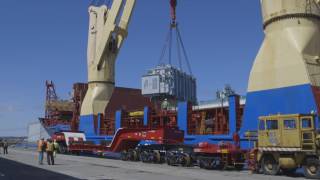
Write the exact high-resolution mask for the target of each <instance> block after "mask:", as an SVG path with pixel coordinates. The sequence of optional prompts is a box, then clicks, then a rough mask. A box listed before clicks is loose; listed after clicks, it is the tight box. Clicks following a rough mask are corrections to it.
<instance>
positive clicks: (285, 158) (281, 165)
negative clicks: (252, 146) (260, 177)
mask: <svg viewBox="0 0 320 180" xmlns="http://www.w3.org/2000/svg"><path fill="white" fill-rule="evenodd" d="M315 124H316V123H315V115H313V114H285V115H282V114H277V115H270V116H261V117H259V123H258V143H257V149H258V154H257V162H258V166H259V167H260V169H261V170H262V172H263V173H264V174H268V175H276V174H278V173H280V172H282V173H284V174H289V173H293V172H295V171H296V169H297V168H300V167H303V170H304V174H305V176H306V177H307V178H311V179H313V178H316V179H318V178H320V168H319V167H320V166H319V165H320V161H319V156H320V146H319V145H320V135H319V134H318V132H317V129H316V127H315Z"/></svg>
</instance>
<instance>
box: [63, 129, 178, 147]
mask: <svg viewBox="0 0 320 180" xmlns="http://www.w3.org/2000/svg"><path fill="white" fill-rule="evenodd" d="M142 140H152V141H156V142H158V143H159V144H179V143H183V141H184V133H183V131H180V130H178V129H174V128H158V129H149V128H144V129H119V130H118V131H117V133H116V134H115V136H114V138H113V141H112V142H111V144H110V145H109V146H102V145H88V144H72V143H71V145H70V146H69V147H68V148H69V151H91V152H97V151H100V152H121V151H123V150H128V149H132V148H135V147H136V146H137V145H138V144H139V142H140V141H142Z"/></svg>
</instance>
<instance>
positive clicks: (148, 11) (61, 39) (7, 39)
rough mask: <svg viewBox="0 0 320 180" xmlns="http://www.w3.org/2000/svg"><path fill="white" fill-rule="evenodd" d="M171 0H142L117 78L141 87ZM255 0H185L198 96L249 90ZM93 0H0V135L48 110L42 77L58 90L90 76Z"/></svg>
mask: <svg viewBox="0 0 320 180" xmlns="http://www.w3.org/2000/svg"><path fill="white" fill-rule="evenodd" d="M168 1H169V0H137V4H136V8H135V11H134V14H133V19H132V21H131V24H130V27H129V36H128V39H127V40H126V41H125V43H124V46H123V48H122V50H121V52H120V55H119V57H118V60H117V64H116V85H117V86H123V87H133V88H140V82H141V80H140V78H141V76H142V75H143V74H144V73H145V72H146V70H147V69H150V68H152V67H154V66H155V65H156V64H157V62H158V59H159V57H160V52H161V48H162V46H163V44H164V40H165V36H166V33H167V31H168V23H169V6H168ZM259 2H260V1H258V0H236V1H225V0H180V1H179V2H178V8H177V11H178V12H177V16H178V22H179V24H180V31H181V34H182V37H183V40H184V43H185V46H186V49H187V51H188V56H189V59H190V61H191V65H192V70H193V74H194V75H195V76H196V78H197V83H198V99H199V100H208V99H213V98H214V95H215V91H216V90H217V89H221V88H222V87H223V86H224V85H225V84H231V86H232V87H233V88H234V89H235V90H236V91H237V92H239V93H240V94H245V93H246V88H247V81H248V77H249V73H250V69H251V65H252V63H253V60H254V58H255V56H256V54H257V52H258V50H259V48H260V45H261V42H262V40H263V31H262V18H261V12H260V4H259ZM89 3H90V1H89V0H28V1H25V0H9V1H1V2H0V23H1V25H0V82H1V86H0V87H1V93H0V122H1V124H0V136H2V135H25V134H26V133H27V131H26V127H27V124H28V123H30V122H35V121H37V118H38V117H41V116H43V115H44V106H43V105H44V100H45V85H44V83H45V80H53V81H54V82H55V84H56V88H57V93H58V95H59V97H61V98H69V95H68V94H69V93H70V92H71V88H72V84H73V83H74V82H86V80H87V71H86V48H87V27H88V5H89Z"/></svg>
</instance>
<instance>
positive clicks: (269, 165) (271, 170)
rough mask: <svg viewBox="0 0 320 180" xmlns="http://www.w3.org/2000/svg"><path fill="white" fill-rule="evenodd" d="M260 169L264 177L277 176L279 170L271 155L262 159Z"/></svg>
mask: <svg viewBox="0 0 320 180" xmlns="http://www.w3.org/2000/svg"><path fill="white" fill-rule="evenodd" d="M261 168H262V170H263V173H264V174H265V175H277V174H278V173H279V170H280V168H279V164H278V163H277V161H276V160H275V159H274V158H273V156H272V155H269V156H264V157H263V159H262V164H261Z"/></svg>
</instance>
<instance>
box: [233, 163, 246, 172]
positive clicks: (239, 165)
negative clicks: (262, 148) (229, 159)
mask: <svg viewBox="0 0 320 180" xmlns="http://www.w3.org/2000/svg"><path fill="white" fill-rule="evenodd" d="M243 167H244V164H236V165H234V168H235V169H236V170H237V171H241V170H243Z"/></svg>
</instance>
